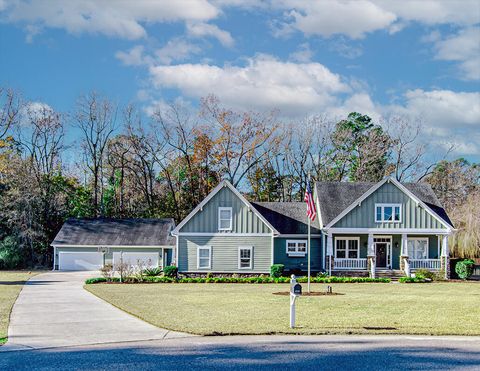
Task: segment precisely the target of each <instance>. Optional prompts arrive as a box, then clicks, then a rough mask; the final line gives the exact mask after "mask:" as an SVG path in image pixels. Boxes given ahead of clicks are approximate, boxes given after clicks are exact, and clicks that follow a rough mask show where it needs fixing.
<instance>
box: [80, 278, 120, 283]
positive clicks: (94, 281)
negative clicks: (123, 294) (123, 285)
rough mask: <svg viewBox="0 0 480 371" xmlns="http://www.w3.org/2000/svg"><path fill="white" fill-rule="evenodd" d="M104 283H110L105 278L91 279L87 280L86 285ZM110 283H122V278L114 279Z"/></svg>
mask: <svg viewBox="0 0 480 371" xmlns="http://www.w3.org/2000/svg"><path fill="white" fill-rule="evenodd" d="M103 282H108V281H107V279H106V278H105V277H96V278H89V279H87V280H85V284H86V285H92V284H95V283H103ZM109 282H120V278H118V277H112V278H111V280H110V281H109Z"/></svg>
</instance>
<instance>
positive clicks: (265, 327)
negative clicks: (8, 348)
mask: <svg viewBox="0 0 480 371" xmlns="http://www.w3.org/2000/svg"><path fill="white" fill-rule="evenodd" d="M303 286H304V289H305V286H306V285H303ZM312 286H313V290H317V291H318V290H322V291H324V290H325V288H326V285H325V284H314V285H312ZM331 286H332V287H333V291H334V292H338V293H343V294H345V295H336V296H316V297H306V296H304V297H301V298H299V300H298V302H297V303H298V304H297V326H298V328H295V329H290V328H289V327H288V323H289V322H288V319H289V297H288V296H279V295H273V294H272V293H274V292H279V291H287V290H288V288H289V286H288V285H286V284H265V285H256V284H133V285H127V284H125V285H121V284H96V285H87V286H85V287H86V289H87V290H88V291H90V292H92V293H93V294H95V295H97V296H99V297H101V298H103V299H104V300H106V301H108V302H110V303H112V304H113V305H115V306H117V307H119V308H121V309H123V310H125V311H126V312H129V313H131V314H133V315H135V316H137V317H139V318H142V319H144V320H145V321H147V322H150V323H152V324H154V325H156V326H158V327H163V328H167V329H171V330H176V331H184V332H189V333H194V334H202V335H229V334H281V333H299V334H428V335H480V322H479V321H480V320H479V318H480V284H479V283H459V282H452V283H428V284H381V283H376V284H331Z"/></svg>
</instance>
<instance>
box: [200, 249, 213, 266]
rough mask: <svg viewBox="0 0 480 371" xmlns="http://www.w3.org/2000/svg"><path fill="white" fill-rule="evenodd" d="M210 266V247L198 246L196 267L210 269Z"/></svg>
mask: <svg viewBox="0 0 480 371" xmlns="http://www.w3.org/2000/svg"><path fill="white" fill-rule="evenodd" d="M211 267H212V247H211V246H199V247H198V249H197V268H198V269H210V268H211Z"/></svg>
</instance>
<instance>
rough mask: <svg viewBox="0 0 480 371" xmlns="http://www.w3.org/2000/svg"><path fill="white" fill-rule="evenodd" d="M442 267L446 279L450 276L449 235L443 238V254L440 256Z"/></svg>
mask: <svg viewBox="0 0 480 371" xmlns="http://www.w3.org/2000/svg"><path fill="white" fill-rule="evenodd" d="M440 259H441V260H440V264H441V269H442V270H443V271H444V272H445V279H446V280H448V279H449V278H450V250H449V249H448V235H447V234H446V235H444V236H443V238H442V256H441V257H440Z"/></svg>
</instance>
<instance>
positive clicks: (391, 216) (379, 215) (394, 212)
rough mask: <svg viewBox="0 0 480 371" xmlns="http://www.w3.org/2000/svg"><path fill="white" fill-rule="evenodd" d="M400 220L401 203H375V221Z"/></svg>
mask: <svg viewBox="0 0 480 371" xmlns="http://www.w3.org/2000/svg"><path fill="white" fill-rule="evenodd" d="M401 221H402V205H401V204H375V222H377V223H381V222H390V223H392V222H393V223H400V222H401Z"/></svg>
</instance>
